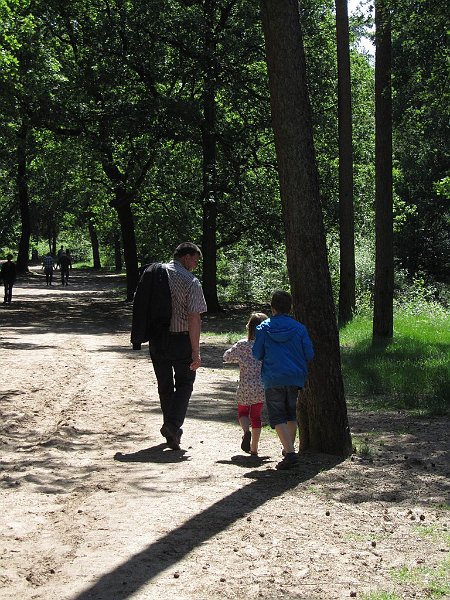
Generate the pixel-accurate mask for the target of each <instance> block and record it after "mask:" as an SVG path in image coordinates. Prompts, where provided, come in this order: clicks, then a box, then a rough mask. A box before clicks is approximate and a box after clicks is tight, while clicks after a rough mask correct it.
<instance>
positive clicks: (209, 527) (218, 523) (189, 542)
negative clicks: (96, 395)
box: [73, 451, 340, 600]
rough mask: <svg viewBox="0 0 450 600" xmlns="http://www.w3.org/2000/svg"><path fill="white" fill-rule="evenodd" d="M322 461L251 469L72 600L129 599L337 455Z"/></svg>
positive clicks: (328, 465) (333, 461)
mask: <svg viewBox="0 0 450 600" xmlns="http://www.w3.org/2000/svg"><path fill="white" fill-rule="evenodd" d="M143 452H146V451H143ZM137 454H139V453H137ZM302 458H303V460H302ZM318 462H320V461H318ZM324 462H326V465H325V467H324V464H323V462H322V464H312V463H313V461H311V457H307V458H304V457H301V461H300V465H299V467H298V469H296V470H295V471H289V472H279V471H273V470H269V469H267V470H265V471H249V472H248V473H246V474H245V475H244V477H246V478H248V479H250V480H252V481H251V483H249V484H248V485H247V486H245V487H243V488H241V489H239V490H236V491H235V492H233V493H231V494H230V495H229V496H227V497H225V498H222V499H221V500H219V501H217V502H216V503H214V504H213V505H212V506H210V507H209V508H207V509H206V510H204V511H203V512H201V513H199V514H197V515H195V516H194V517H192V518H191V519H189V520H188V521H187V522H186V523H184V524H183V525H182V526H181V527H179V528H178V529H176V530H174V531H171V532H170V533H168V534H167V535H165V536H164V537H162V538H160V539H159V540H157V541H155V542H154V543H152V544H150V545H149V546H147V547H146V548H144V549H143V550H142V551H141V552H138V553H137V554H134V555H133V556H131V557H130V558H129V559H128V560H126V561H125V562H123V563H122V564H121V565H119V566H118V567H116V568H115V569H113V570H112V571H110V572H109V573H105V574H104V575H102V576H101V577H100V579H99V580H98V581H97V582H96V583H94V584H93V585H92V586H91V587H90V588H88V589H86V590H84V591H83V592H81V593H80V594H78V595H77V596H75V597H74V598H73V600H111V599H112V598H114V600H124V599H125V598H130V597H131V596H133V595H134V594H135V593H136V592H137V591H138V590H139V589H140V588H142V587H143V586H145V585H146V584H148V583H149V582H150V581H151V580H152V579H153V578H155V577H156V576H157V575H158V574H159V573H161V572H163V571H165V570H166V569H168V568H170V567H173V566H174V565H176V564H177V563H178V562H179V561H180V560H181V559H182V558H183V557H185V556H186V555H187V554H189V552H191V551H192V550H194V548H196V547H198V546H201V544H203V543H204V542H206V541H207V540H210V539H211V538H213V537H214V536H216V535H217V534H219V533H220V532H222V531H225V530H226V529H228V528H229V527H230V526H231V525H232V524H233V523H235V522H236V521H238V520H239V519H242V518H243V517H245V516H246V515H247V514H248V513H250V512H252V511H254V510H255V509H256V508H258V507H259V506H262V505H263V504H264V503H266V502H268V501H269V500H272V499H273V498H275V497H277V496H279V495H281V494H283V493H285V492H286V491H288V490H290V489H293V488H295V487H296V486H297V485H299V484H300V483H302V482H305V481H308V480H309V479H311V478H313V477H314V476H315V475H317V473H318V472H319V471H322V470H323V469H324V468H332V467H334V466H336V465H337V464H338V463H339V462H340V460H339V459H337V458H335V457H328V456H327V457H324Z"/></svg>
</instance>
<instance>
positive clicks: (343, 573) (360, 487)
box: [0, 273, 449, 600]
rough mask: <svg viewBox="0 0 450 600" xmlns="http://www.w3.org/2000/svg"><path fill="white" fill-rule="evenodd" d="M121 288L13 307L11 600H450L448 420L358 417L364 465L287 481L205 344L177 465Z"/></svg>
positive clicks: (103, 284)
mask: <svg viewBox="0 0 450 600" xmlns="http://www.w3.org/2000/svg"><path fill="white" fill-rule="evenodd" d="M122 285H123V279H121V278H119V277H117V276H115V275H110V276H108V275H101V276H100V275H99V276H95V275H92V274H87V273H79V274H76V275H74V276H72V278H71V281H70V285H69V287H67V288H63V287H62V286H59V285H54V286H53V287H51V288H47V287H46V286H45V283H44V282H43V278H42V277H41V276H40V275H37V274H35V275H34V276H33V277H30V278H27V279H26V280H22V281H19V282H18V285H17V286H16V288H15V293H14V297H13V303H12V304H11V306H6V307H3V306H1V307H0V327H1V347H0V365H1V381H2V383H1V388H0V411H1V425H0V429H1V440H0V444H1V445H0V461H1V462H0V468H1V470H0V499H1V510H2V519H1V526H0V533H1V542H0V544H1V555H0V598H2V599H3V598H5V599H6V598H7V599H11V598H15V599H17V600H31V599H46V600H88V599H90V600H91V599H92V600H94V599H98V600H116V599H126V598H133V599H139V600H143V599H155V600H156V599H158V600H169V599H173V598H175V599H177V600H204V599H206V598H242V597H244V598H265V599H266V600H273V599H277V598H283V599H286V598H287V599H294V598H296V599H297V598H301V599H324V600H332V599H335V598H336V599H340V598H349V597H351V596H352V595H353V596H354V595H355V594H356V597H359V598H362V597H363V594H364V593H368V592H369V591H378V592H381V591H385V592H396V593H397V594H398V597H399V598H427V597H440V598H442V597H446V596H445V593H444V595H442V594H441V595H440V596H431V595H430V594H431V591H432V590H433V586H436V585H437V584H436V580H437V581H438V582H439V585H441V586H442V585H443V584H442V582H443V581H444V566H445V562H446V564H447V567H448V549H449V546H448V539H449V538H448V530H447V521H446V520H447V518H448V509H446V508H445V506H444V503H445V502H446V501H448V497H447V496H446V495H447V494H448V487H447V483H448V421H446V420H443V419H441V420H437V419H436V420H414V419H412V418H410V417H408V416H406V415H404V414H395V415H394V414H390V415H387V414H385V415H374V414H371V415H367V414H366V415H364V414H362V413H357V414H351V415H350V418H351V425H352V431H353V433H354V434H355V435H356V436H357V437H358V438H359V439H361V440H364V439H366V442H367V446H368V447H369V451H370V452H369V454H368V456H367V458H366V459H362V458H358V457H357V456H355V457H353V460H347V461H344V462H339V461H337V460H336V459H334V458H333V457H329V456H312V455H305V456H302V457H301V465H300V467H299V469H298V471H296V472H287V473H284V472H277V471H275V470H274V466H275V464H276V462H277V461H278V460H279V458H280V456H279V455H280V448H279V445H278V443H277V441H276V438H275V437H274V436H273V435H272V433H271V432H269V431H264V432H263V435H262V440H261V454H262V456H261V457H260V458H257V459H252V458H250V457H249V456H247V455H244V454H243V453H242V452H241V451H240V448H239V445H240V433H239V430H238V427H237V425H236V423H235V403H234V390H235V382H236V378H237V373H236V371H233V370H229V369H224V368H223V366H222V362H221V356H222V353H223V351H224V346H221V345H220V344H218V342H217V341H214V338H208V337H207V336H205V337H203V340H202V355H203V360H204V366H203V367H202V368H201V369H200V371H199V373H198V377H197V382H196V385H195V389H194V395H193V397H192V400H191V405H190V410H189V413H188V419H187V421H186V424H185V428H184V429H185V434H184V436H183V440H182V448H183V449H182V451H181V452H172V451H170V450H168V449H166V448H165V446H164V445H163V444H162V443H161V442H162V438H161V436H160V434H159V428H160V411H159V404H158V398H157V393H156V385H155V377H154V375H153V371H152V368H151V364H150V362H149V360H148V355H147V352H146V349H144V350H143V351H141V352H133V351H132V350H131V347H130V345H129V326H130V316H131V307H130V306H129V305H127V304H125V303H124V302H122V301H121V300H120V297H121V295H120V294H119V293H118V291H120V289H121V286H122ZM207 326H208V325H207V323H206V324H205V327H206V328H207ZM446 445H447V446H446ZM447 506H448V505H447ZM402 568H403V571H402V572H403V577H402V578H400V579H399V578H396V577H395V576H394V575H395V573H400V572H401V571H400V570H401V569H402ZM408 569H409V570H408ZM447 577H448V572H447ZM442 589H444V588H442ZM447 593H448V580H447ZM447 597H448V596H447Z"/></svg>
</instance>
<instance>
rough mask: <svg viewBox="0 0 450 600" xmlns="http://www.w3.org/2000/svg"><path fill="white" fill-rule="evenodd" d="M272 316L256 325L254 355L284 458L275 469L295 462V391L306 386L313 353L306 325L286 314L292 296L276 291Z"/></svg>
mask: <svg viewBox="0 0 450 600" xmlns="http://www.w3.org/2000/svg"><path fill="white" fill-rule="evenodd" d="M270 306H271V309H272V313H273V316H272V317H269V318H268V319H266V320H265V321H263V322H262V323H261V324H260V325H258V326H257V328H256V337H255V343H254V344H253V356H254V358H256V359H257V360H260V361H262V369H261V377H262V381H263V384H264V390H265V399H266V406H267V412H268V415H269V423H270V425H271V427H274V428H275V430H276V432H277V434H278V437H279V438H280V441H281V443H282V445H283V456H284V458H283V460H282V461H281V462H279V463H278V464H277V466H276V468H277V469H281V470H284V469H290V468H292V467H294V466H295V465H296V464H297V463H298V455H297V454H296V453H295V448H294V442H295V436H296V433H297V397H298V391H299V389H301V388H302V387H303V386H304V385H305V380H306V377H307V375H308V362H309V361H310V360H312V358H313V356H314V350H313V346H312V342H311V340H310V338H309V335H308V331H307V330H306V327H305V326H304V325H302V324H301V323H299V322H298V321H296V320H295V319H294V318H293V317H291V316H290V315H289V313H290V311H291V307H292V297H291V295H290V294H289V293H288V292H284V291H276V292H274V293H273V295H272V299H271V302H270Z"/></svg>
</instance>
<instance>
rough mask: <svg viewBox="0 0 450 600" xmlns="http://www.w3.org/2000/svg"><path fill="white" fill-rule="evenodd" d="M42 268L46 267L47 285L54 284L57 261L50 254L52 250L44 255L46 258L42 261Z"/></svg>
mask: <svg viewBox="0 0 450 600" xmlns="http://www.w3.org/2000/svg"><path fill="white" fill-rule="evenodd" d="M42 268H43V269H44V273H45V283H46V284H47V285H52V281H53V269H54V268H55V261H54V259H53V256H52V255H51V254H50V252H47V254H46V255H45V256H44V259H43V261H42Z"/></svg>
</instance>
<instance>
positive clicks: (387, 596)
mask: <svg viewBox="0 0 450 600" xmlns="http://www.w3.org/2000/svg"><path fill="white" fill-rule="evenodd" d="M360 598H361V600H401V596H399V595H398V594H396V593H395V592H376V591H375V592H368V593H366V594H364V593H363V594H361V596H360Z"/></svg>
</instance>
